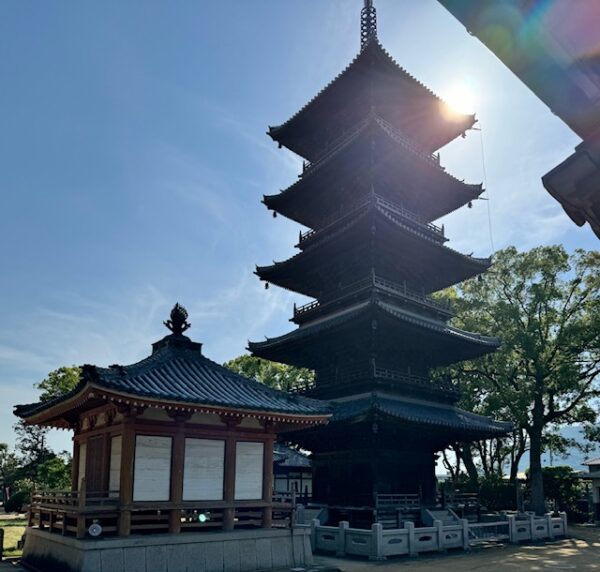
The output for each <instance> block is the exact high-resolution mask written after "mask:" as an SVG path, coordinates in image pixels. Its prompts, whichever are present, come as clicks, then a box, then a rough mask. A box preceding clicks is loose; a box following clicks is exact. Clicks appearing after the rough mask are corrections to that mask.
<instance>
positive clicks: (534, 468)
mask: <svg viewBox="0 0 600 572" xmlns="http://www.w3.org/2000/svg"><path fill="white" fill-rule="evenodd" d="M529 440H530V449H529V482H530V485H531V510H532V511H534V512H535V514H537V515H540V516H541V515H543V514H544V513H545V512H546V506H545V503H544V481H543V478H542V429H541V427H536V426H535V425H534V426H533V427H532V429H531V431H530V432H529Z"/></svg>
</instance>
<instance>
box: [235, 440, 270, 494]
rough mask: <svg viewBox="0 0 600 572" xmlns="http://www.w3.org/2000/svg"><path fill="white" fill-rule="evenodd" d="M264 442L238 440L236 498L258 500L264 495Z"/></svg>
mask: <svg viewBox="0 0 600 572" xmlns="http://www.w3.org/2000/svg"><path fill="white" fill-rule="evenodd" d="M263 456H264V443H253V442H246V441H238V442H237V444H236V452H235V498H236V500H256V499H262V496H263Z"/></svg>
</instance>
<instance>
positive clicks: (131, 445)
mask: <svg viewBox="0 0 600 572" xmlns="http://www.w3.org/2000/svg"><path fill="white" fill-rule="evenodd" d="M121 439H122V441H121V475H120V481H119V525H118V528H119V531H118V532H119V536H129V535H130V534H131V504H132V503H133V460H134V457H135V414H134V413H133V412H125V413H124V414H123V433H122V437H121Z"/></svg>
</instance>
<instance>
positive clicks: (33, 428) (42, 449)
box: [13, 420, 52, 477]
mask: <svg viewBox="0 0 600 572" xmlns="http://www.w3.org/2000/svg"><path fill="white" fill-rule="evenodd" d="M13 428H14V431H15V433H16V436H17V439H16V443H15V449H16V450H17V452H18V454H19V460H20V462H21V465H23V470H24V472H25V474H26V476H27V477H33V476H34V474H35V471H36V467H37V465H39V464H40V463H43V462H44V461H45V460H46V459H47V458H48V457H49V456H50V455H51V454H52V452H51V451H50V449H49V448H48V444H47V436H48V431H49V429H48V428H47V427H40V426H38V425H28V424H27V423H25V421H23V420H21V421H19V422H18V423H16V424H15V425H14V426H13Z"/></svg>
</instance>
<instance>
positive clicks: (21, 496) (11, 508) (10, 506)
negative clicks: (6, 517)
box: [4, 490, 31, 512]
mask: <svg viewBox="0 0 600 572" xmlns="http://www.w3.org/2000/svg"><path fill="white" fill-rule="evenodd" d="M30 494H31V493H30V491H28V490H24V491H19V492H17V493H15V494H14V495H12V496H11V497H10V498H9V499H8V500H7V501H6V502H5V503H4V511H5V512H22V511H23V507H24V506H25V505H26V504H27V503H29V498H30Z"/></svg>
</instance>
